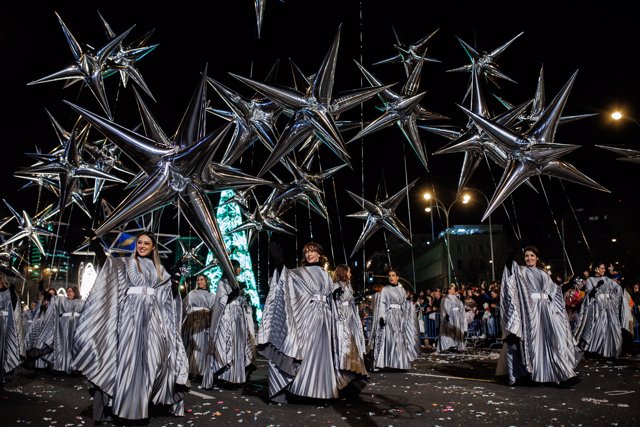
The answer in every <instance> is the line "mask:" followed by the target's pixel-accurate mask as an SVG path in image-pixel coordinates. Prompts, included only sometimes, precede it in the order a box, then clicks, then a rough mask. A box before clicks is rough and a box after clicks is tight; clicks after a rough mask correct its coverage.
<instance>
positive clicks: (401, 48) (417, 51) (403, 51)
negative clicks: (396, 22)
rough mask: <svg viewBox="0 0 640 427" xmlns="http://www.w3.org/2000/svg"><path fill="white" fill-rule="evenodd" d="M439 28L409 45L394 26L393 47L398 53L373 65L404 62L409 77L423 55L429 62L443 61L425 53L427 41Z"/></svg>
mask: <svg viewBox="0 0 640 427" xmlns="http://www.w3.org/2000/svg"><path fill="white" fill-rule="evenodd" d="M438 30H439V28H436V29H435V30H434V31H432V32H431V33H430V34H427V35H426V36H424V37H423V38H421V39H420V40H418V41H417V42H415V43H413V44H411V45H409V46H407V45H406V44H405V43H402V42H401V41H400V37H398V33H397V32H396V29H395V27H394V28H393V34H394V35H395V37H396V42H395V43H394V45H393V47H394V48H395V49H396V51H398V54H397V55H395V56H392V57H390V58H387V59H383V60H381V61H378V62H374V63H373V64H372V65H379V64H392V63H402V65H403V66H404V72H405V74H406V77H407V78H408V77H409V76H410V75H411V74H412V73H413V69H414V68H415V67H416V65H417V64H418V63H419V62H420V61H421V60H422V58H423V57H424V60H425V61H427V62H442V61H440V60H438V59H434V58H429V57H426V56H425V53H426V52H427V43H428V42H429V40H431V38H432V37H433V36H434V35H435V34H436V33H437V32H438Z"/></svg>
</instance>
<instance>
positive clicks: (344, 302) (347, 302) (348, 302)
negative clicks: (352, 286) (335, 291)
mask: <svg viewBox="0 0 640 427" xmlns="http://www.w3.org/2000/svg"><path fill="white" fill-rule="evenodd" d="M349 304H351V301H342V305H349Z"/></svg>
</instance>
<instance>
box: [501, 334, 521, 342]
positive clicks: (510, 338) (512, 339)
mask: <svg viewBox="0 0 640 427" xmlns="http://www.w3.org/2000/svg"><path fill="white" fill-rule="evenodd" d="M518 341H520V338H518V337H517V336H516V335H515V334H509V335H507V336H506V337H505V338H504V342H506V343H507V345H516V344H517V343H518Z"/></svg>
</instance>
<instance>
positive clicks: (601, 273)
mask: <svg viewBox="0 0 640 427" xmlns="http://www.w3.org/2000/svg"><path fill="white" fill-rule="evenodd" d="M606 270H607V268H606V267H605V266H604V264H600V265H599V266H598V268H596V276H600V277H602V276H604V272H605V271H606Z"/></svg>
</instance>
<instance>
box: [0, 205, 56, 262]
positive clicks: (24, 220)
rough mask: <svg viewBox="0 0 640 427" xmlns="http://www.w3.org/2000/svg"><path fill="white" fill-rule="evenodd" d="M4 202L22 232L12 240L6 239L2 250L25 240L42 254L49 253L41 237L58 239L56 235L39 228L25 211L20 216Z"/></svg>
mask: <svg viewBox="0 0 640 427" xmlns="http://www.w3.org/2000/svg"><path fill="white" fill-rule="evenodd" d="M2 201H3V202H4V204H5V205H6V206H7V208H8V209H9V211H10V212H11V214H12V215H13V216H14V218H15V219H16V221H17V222H18V228H19V229H20V231H18V232H17V233H16V234H14V235H13V236H11V237H10V238H8V239H6V240H5V241H4V242H2V243H0V248H3V247H5V246H7V245H10V244H12V243H14V242H19V241H21V240H23V239H29V240H31V242H32V243H33V244H34V245H36V247H37V248H38V250H39V251H40V253H42V254H43V255H46V254H47V252H46V251H45V249H44V246H43V245H42V241H41V240H40V237H41V236H42V237H57V235H56V233H54V232H52V231H49V230H47V229H46V228H44V227H40V226H38V225H37V224H36V223H35V221H34V220H33V218H32V217H31V216H30V215H29V214H28V213H27V212H26V211H24V210H23V211H22V215H20V214H19V213H18V212H17V211H16V210H15V209H14V208H13V207H12V206H11V205H10V204H9V203H8V202H7V201H6V200H4V199H2Z"/></svg>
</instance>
